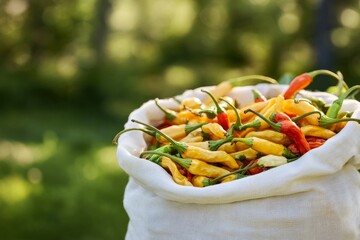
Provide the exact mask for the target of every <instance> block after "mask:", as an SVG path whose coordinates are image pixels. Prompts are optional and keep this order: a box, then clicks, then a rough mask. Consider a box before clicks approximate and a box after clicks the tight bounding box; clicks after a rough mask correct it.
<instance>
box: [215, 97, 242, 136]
mask: <svg viewBox="0 0 360 240" xmlns="http://www.w3.org/2000/svg"><path fill="white" fill-rule="evenodd" d="M219 99H220V100H221V101H224V102H226V103H227V104H228V105H229V106H230V107H231V108H232V109H233V110H234V112H235V115H236V122H235V126H234V128H235V129H236V130H238V129H239V128H240V127H241V125H242V123H241V118H240V114H239V112H238V111H237V109H236V107H235V106H234V105H233V104H232V103H230V102H229V101H228V100H226V99H225V98H222V97H221V98H219Z"/></svg>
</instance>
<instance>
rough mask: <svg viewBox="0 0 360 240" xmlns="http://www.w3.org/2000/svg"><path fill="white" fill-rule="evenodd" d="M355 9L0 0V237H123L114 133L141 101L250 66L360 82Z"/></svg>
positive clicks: (261, 1)
mask: <svg viewBox="0 0 360 240" xmlns="http://www.w3.org/2000/svg"><path fill="white" fill-rule="evenodd" d="M359 9H360V1H359V0H347V1H343V0H333V1H325V0H303V1H300V0H275V1H270V0H238V1H230V0H223V1H214V0H197V1H195V0H152V1H150V0H138V1H132V0H119V1H115V0H86V1H84V0H83V1H80V0H61V1H60V0H36V1H31V0H1V1H0V56H1V57H0V114H1V115H0V116H1V117H0V238H1V239H3V240H8V239H11V240H12V239H37V240H39V239H79V240H82V239H123V238H124V235H125V232H126V228H127V222H128V217H127V215H126V213H125V210H124V209H123V205H122V204H123V202H122V199H123V192H124V187H125V184H126V182H127V179H128V177H127V175H126V174H125V173H124V172H123V171H122V170H121V169H120V168H119V167H118V164H117V160H116V157H115V150H116V147H115V146H113V145H112V144H111V141H112V138H113V136H114V135H115V134H116V133H117V132H118V131H119V130H121V129H122V127H123V124H124V123H125V121H126V120H127V117H128V115H129V113H130V112H131V111H132V110H134V109H135V108H137V107H139V106H140V105H141V103H143V102H144V101H147V100H149V99H152V98H154V97H159V98H165V97H171V96H173V95H176V94H180V93H182V92H183V91H184V90H185V89H188V88H195V87H198V86H203V85H214V84H217V83H219V82H221V81H222V80H225V79H228V78H232V77H238V76H241V75H247V74H263V75H267V76H270V77H273V78H279V77H281V76H282V75H283V74H284V73H291V74H294V75H296V74H299V73H302V72H304V71H310V70H314V69H319V68H324V69H329V70H332V71H338V70H340V71H341V72H342V73H343V75H344V77H345V80H346V82H347V83H348V84H349V85H350V86H352V85H355V84H359V82H360V81H359V79H360V67H359V66H360V51H359V50H360V41H359V39H360V11H359ZM332 81H333V80H331V79H329V78H325V79H323V80H321V78H319V80H317V81H315V82H314V83H313V84H312V85H311V88H313V89H319V90H324V89H326V88H327V87H328V86H330V85H333V84H335V82H332Z"/></svg>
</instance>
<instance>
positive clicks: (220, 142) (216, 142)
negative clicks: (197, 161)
mask: <svg viewBox="0 0 360 240" xmlns="http://www.w3.org/2000/svg"><path fill="white" fill-rule="evenodd" d="M232 139H233V136H232V135H231V136H228V137H226V138H224V139H219V140H211V141H209V142H208V145H209V149H210V150H211V151H216V150H218V148H219V147H220V146H221V145H223V144H225V143H227V142H231V140H232Z"/></svg>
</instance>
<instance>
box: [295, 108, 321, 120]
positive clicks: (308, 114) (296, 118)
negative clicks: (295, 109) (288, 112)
mask: <svg viewBox="0 0 360 240" xmlns="http://www.w3.org/2000/svg"><path fill="white" fill-rule="evenodd" d="M315 113H317V114H319V115H320V117H321V116H322V115H324V114H323V113H322V112H321V111H311V112H307V113H304V114H303V115H300V116H297V117H292V118H291V121H293V122H298V121H300V120H301V119H303V118H305V117H307V116H310V115H312V114H315Z"/></svg>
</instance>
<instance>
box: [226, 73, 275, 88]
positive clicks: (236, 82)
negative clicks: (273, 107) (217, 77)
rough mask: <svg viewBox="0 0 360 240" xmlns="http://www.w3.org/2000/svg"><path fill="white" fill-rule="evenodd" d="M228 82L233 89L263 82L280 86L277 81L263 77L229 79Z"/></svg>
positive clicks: (250, 76) (252, 76) (251, 76)
mask: <svg viewBox="0 0 360 240" xmlns="http://www.w3.org/2000/svg"><path fill="white" fill-rule="evenodd" d="M227 82H228V83H230V84H231V86H232V87H236V86H247V85H254V84H256V83H261V82H265V83H271V84H278V82H277V81H276V80H275V79H273V78H270V77H267V76H263V75H249V76H243V77H238V78H233V79H229V80H227Z"/></svg>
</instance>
